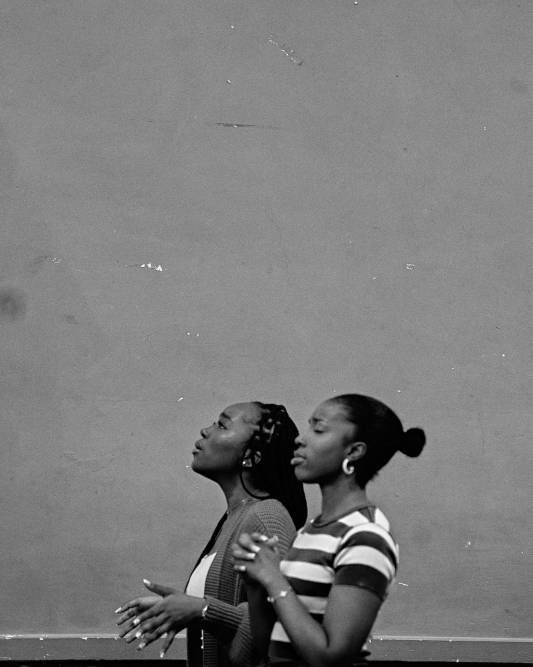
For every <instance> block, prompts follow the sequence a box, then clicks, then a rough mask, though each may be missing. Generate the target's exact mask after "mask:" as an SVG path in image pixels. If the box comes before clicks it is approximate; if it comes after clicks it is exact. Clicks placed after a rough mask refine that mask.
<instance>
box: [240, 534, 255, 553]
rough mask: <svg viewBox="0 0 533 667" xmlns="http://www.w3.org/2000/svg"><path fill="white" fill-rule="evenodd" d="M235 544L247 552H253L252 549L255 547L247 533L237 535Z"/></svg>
mask: <svg viewBox="0 0 533 667" xmlns="http://www.w3.org/2000/svg"><path fill="white" fill-rule="evenodd" d="M237 542H238V544H239V546H240V547H242V548H243V549H246V550H247V551H253V547H254V546H255V544H254V542H253V540H252V538H251V537H250V535H248V533H242V534H241V535H239V538H238V540H237Z"/></svg>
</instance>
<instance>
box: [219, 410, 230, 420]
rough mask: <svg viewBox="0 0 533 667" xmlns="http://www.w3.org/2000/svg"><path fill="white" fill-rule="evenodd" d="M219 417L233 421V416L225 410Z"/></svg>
mask: <svg viewBox="0 0 533 667" xmlns="http://www.w3.org/2000/svg"><path fill="white" fill-rule="evenodd" d="M219 419H226V420H227V421H231V417H230V416H229V415H227V414H226V413H225V412H222V413H221V414H220V417H219Z"/></svg>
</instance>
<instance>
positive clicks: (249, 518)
mask: <svg viewBox="0 0 533 667" xmlns="http://www.w3.org/2000/svg"><path fill="white" fill-rule="evenodd" d="M242 529H243V531H244V532H254V531H257V532H263V533H265V534H266V535H278V537H281V535H290V536H291V537H292V535H293V534H294V531H295V528H294V523H293V521H292V519H291V515H290V514H289V512H288V511H287V509H286V508H285V506H284V505H283V504H282V503H280V502H279V500H275V499H274V498H267V499H266V500H260V501H258V502H256V503H253V504H251V505H250V506H249V507H248V510H247V512H246V514H245V516H244V517H243V524H242Z"/></svg>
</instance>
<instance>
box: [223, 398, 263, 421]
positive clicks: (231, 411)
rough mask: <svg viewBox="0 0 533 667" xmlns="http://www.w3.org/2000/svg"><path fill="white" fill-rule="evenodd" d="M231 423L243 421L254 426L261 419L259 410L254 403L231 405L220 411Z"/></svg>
mask: <svg viewBox="0 0 533 667" xmlns="http://www.w3.org/2000/svg"><path fill="white" fill-rule="evenodd" d="M222 414H223V415H225V416H226V417H229V418H230V419H231V421H233V422H236V421H244V422H248V423H252V424H256V423H257V422H258V421H259V420H260V418H261V410H260V409H259V407H258V406H257V405H254V403H233V404H232V405H228V407H227V408H225V409H224V410H223V411H222Z"/></svg>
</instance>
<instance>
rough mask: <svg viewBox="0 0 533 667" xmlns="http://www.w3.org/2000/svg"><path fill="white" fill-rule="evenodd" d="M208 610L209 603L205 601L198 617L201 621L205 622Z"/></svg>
mask: <svg viewBox="0 0 533 667" xmlns="http://www.w3.org/2000/svg"><path fill="white" fill-rule="evenodd" d="M204 599H205V598H204ZM208 609H209V602H208V601H207V600H206V601H205V604H204V606H203V607H202V611H201V612H200V617H201V619H202V621H205V619H206V616H207V610H208Z"/></svg>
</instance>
